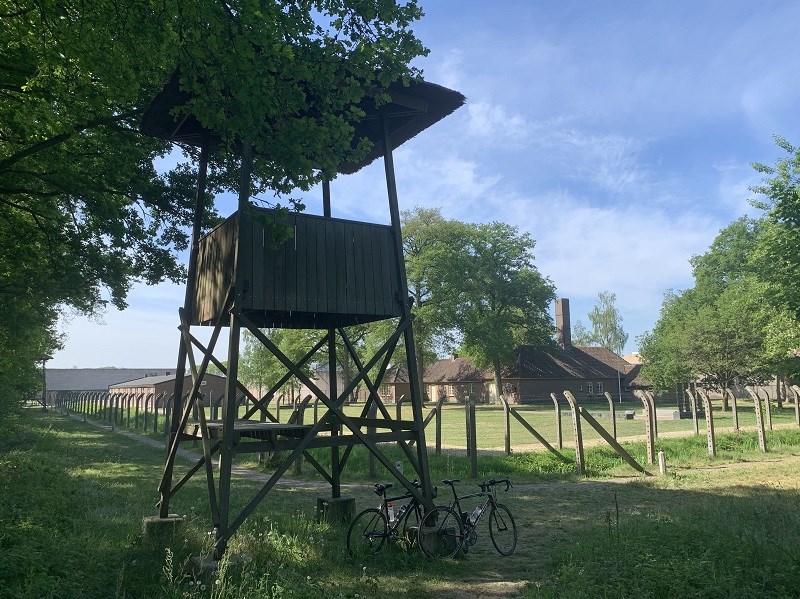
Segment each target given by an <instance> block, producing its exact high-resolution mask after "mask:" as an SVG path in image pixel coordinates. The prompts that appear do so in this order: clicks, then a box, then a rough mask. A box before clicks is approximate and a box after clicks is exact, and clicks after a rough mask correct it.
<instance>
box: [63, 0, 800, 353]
mask: <svg viewBox="0 0 800 599" xmlns="http://www.w3.org/2000/svg"><path fill="white" fill-rule="evenodd" d="M421 4H422V6H423V8H424V10H425V12H426V16H425V18H424V19H423V20H422V21H421V22H420V23H418V24H417V25H416V27H415V31H416V32H417V34H418V36H419V37H420V38H421V39H422V40H423V41H424V42H425V44H426V45H427V46H428V47H429V48H430V50H431V53H430V55H429V56H428V57H427V58H425V59H422V60H420V61H419V62H418V66H420V67H421V68H422V69H423V70H424V72H425V77H426V78H427V79H428V80H430V81H433V82H435V83H439V84H442V85H445V86H448V87H452V88H454V89H457V90H459V91H461V92H462V93H463V94H464V95H465V96H466V97H467V104H466V105H465V106H464V107H463V108H461V109H460V110H458V111H457V112H456V113H454V114H453V115H451V116H450V117H448V118H447V119H445V120H443V121H441V122H440V123H438V124H437V125H436V126H434V127H432V128H431V129H429V130H427V131H425V132H424V133H422V134H421V135H419V136H418V137H417V138H416V139H414V140H412V141H411V142H409V143H407V144H406V145H404V146H403V147H402V148H400V149H399V150H398V151H397V152H396V154H395V166H396V168H397V178H398V193H399V198H400V207H401V209H411V208H413V207H414V206H425V207H438V208H441V210H442V213H443V214H444V215H445V216H446V217H448V218H454V219H459V220H463V221H470V222H488V221H492V220H497V221H502V222H507V223H511V224H514V225H516V226H518V227H519V228H520V230H522V231H527V232H529V233H530V234H531V236H532V237H533V238H534V239H535V240H536V248H535V256H536V260H535V262H536V265H537V267H538V268H539V270H540V271H541V272H542V273H543V274H544V275H546V276H548V277H550V279H551V280H552V281H553V283H554V284H555V286H556V288H557V294H558V296H559V297H566V298H569V299H570V304H571V312H572V320H573V323H574V322H575V321H576V320H581V321H583V322H584V323H585V324H586V323H587V318H586V314H587V313H588V311H589V310H590V309H591V308H592V306H593V305H594V302H595V299H596V296H597V293H598V292H600V291H613V292H615V293H616V294H617V298H618V299H617V306H618V308H619V309H620V311H621V313H622V316H623V326H624V328H625V330H626V331H627V332H628V333H629V335H630V337H629V341H628V346H627V347H626V350H628V351H633V350H636V349H637V343H636V337H637V336H638V335H639V334H641V333H642V332H643V331H646V330H649V329H651V328H652V327H653V325H654V323H655V321H656V320H657V318H658V312H659V308H660V306H661V299H662V297H663V294H664V292H665V291H667V290H669V289H684V288H686V287H688V286H690V285H691V283H692V278H691V270H690V267H689V264H688V259H689V258H690V257H691V256H692V255H693V254H698V253H702V252H704V251H705V249H706V248H707V247H708V245H709V244H710V243H711V241H712V240H713V238H714V236H715V235H716V233H717V232H718V231H719V229H721V228H722V227H724V226H725V225H727V224H728V223H730V222H731V221H732V220H734V219H735V218H737V217H739V216H740V215H742V214H744V213H751V214H755V212H754V211H753V209H752V208H750V207H749V205H748V202H747V200H748V198H749V197H751V195H752V194H751V193H750V192H749V191H748V187H749V186H750V185H753V184H754V183H757V182H758V181H759V177H758V175H757V174H756V173H755V172H754V171H753V169H752V168H751V166H750V163H751V162H754V161H758V162H765V163H768V164H769V163H774V162H775V160H776V159H777V158H779V157H780V156H781V151H780V150H779V149H778V148H777V147H776V146H775V145H774V143H773V139H772V136H773V135H774V134H780V135H783V136H784V137H786V138H787V139H788V140H789V141H790V142H793V143H795V144H797V143H800V135H798V134H797V131H798V125H800V110H799V109H800V86H798V85H797V83H796V78H797V73H798V72H800V36H797V34H796V24H797V23H798V22H800V3H793V2H770V1H762V2H758V3H754V2H749V1H739V0H729V1H725V2H711V1H705V2H684V1H675V2H642V1H639V2H620V1H617V2H596V1H594V2H589V1H585V2H584V1H580V2H578V1H575V2H545V1H534V0H527V1H510V0H498V1H496V2H491V3H490V2H485V1H478V0H474V1H473V0H461V1H455V0H453V1H445V0H422V1H421ZM384 189H385V188H384V184H383V173H382V165H381V164H379V163H376V164H373V165H372V166H370V167H368V168H366V169H364V170H363V171H361V172H360V173H358V174H356V175H352V176H349V177H340V178H339V179H337V180H336V181H334V182H333V184H332V203H333V212H334V216H337V217H342V218H353V219H357V220H366V221H371V222H387V221H388V218H389V217H388V208H387V203H386V199H385V191H384ZM320 196H321V194H320V193H318V191H316V190H314V191H312V192H311V193H309V194H307V195H305V199H306V203H307V205H308V210H309V212H312V213H320V212H321V199H320ZM129 300H130V301H129V304H130V307H129V308H128V309H127V310H125V311H124V312H117V311H115V310H113V309H109V310H108V312H106V313H105V314H103V315H101V316H100V317H99V318H94V319H91V320H90V319H86V318H83V317H78V316H74V317H72V318H67V319H65V320H64V321H63V322H62V325H61V329H62V330H63V332H64V333H65V334H66V335H67V337H68V338H67V341H66V345H65V349H64V350H63V351H60V352H57V353H56V354H55V355H54V357H53V360H52V361H51V362H50V363H49V364H48V366H50V367H56V368H70V367H73V366H77V367H100V366H119V367H122V366H124V367H163V366H172V365H174V362H175V356H176V352H177V346H178V333H177V330H176V326H177V320H178V319H177V308H178V306H179V305H181V304H182V302H183V290H182V288H181V287H179V286H175V285H169V284H162V285H158V286H156V287H144V286H137V287H136V288H135V289H134V290H133V292H132V293H131V295H130V298H129Z"/></svg>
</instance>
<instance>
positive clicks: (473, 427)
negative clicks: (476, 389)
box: [467, 395, 478, 479]
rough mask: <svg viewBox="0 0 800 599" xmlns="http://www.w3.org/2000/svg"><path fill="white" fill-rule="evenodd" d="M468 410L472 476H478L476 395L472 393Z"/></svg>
mask: <svg viewBox="0 0 800 599" xmlns="http://www.w3.org/2000/svg"><path fill="white" fill-rule="evenodd" d="M467 411H468V413H469V441H470V442H471V443H472V450H471V451H469V450H468V451H469V454H470V474H471V475H472V478H473V479H475V478H478V435H477V431H478V426H477V423H476V422H475V396H474V395H470V396H469V398H468V400H467Z"/></svg>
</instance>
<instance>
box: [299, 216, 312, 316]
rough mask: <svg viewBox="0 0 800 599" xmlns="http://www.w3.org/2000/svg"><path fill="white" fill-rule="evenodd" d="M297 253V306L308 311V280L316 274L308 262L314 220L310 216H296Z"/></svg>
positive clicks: (301, 310) (300, 309) (303, 310)
mask: <svg viewBox="0 0 800 599" xmlns="http://www.w3.org/2000/svg"><path fill="white" fill-rule="evenodd" d="M294 222H295V237H294V243H295V253H296V260H297V267H296V270H295V276H296V277H297V299H296V300H295V306H297V308H296V309H297V310H299V311H300V312H308V311H309V307H308V281H309V278H311V277H313V276H314V273H313V271H311V270H309V268H308V267H309V264H308V241H309V236H310V235H311V231H310V228H311V225H312V221H311V220H310V219H308V218H299V217H295V219H294Z"/></svg>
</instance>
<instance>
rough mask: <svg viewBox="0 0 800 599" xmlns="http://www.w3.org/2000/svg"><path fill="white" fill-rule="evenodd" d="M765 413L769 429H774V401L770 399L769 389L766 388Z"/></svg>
mask: <svg viewBox="0 0 800 599" xmlns="http://www.w3.org/2000/svg"><path fill="white" fill-rule="evenodd" d="M764 415H765V416H766V417H767V430H769V431H771V430H772V402H771V401H770V399H769V391H768V390H767V389H764Z"/></svg>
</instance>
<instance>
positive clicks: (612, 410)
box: [603, 391, 617, 439]
mask: <svg viewBox="0 0 800 599" xmlns="http://www.w3.org/2000/svg"><path fill="white" fill-rule="evenodd" d="M603 395H605V396H606V400H607V401H608V413H609V416H610V417H611V436H612V437H614V439H616V438H617V409H616V408H615V407H614V398H613V397H611V393H609V392H608V391H606V392H605V393H603Z"/></svg>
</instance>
